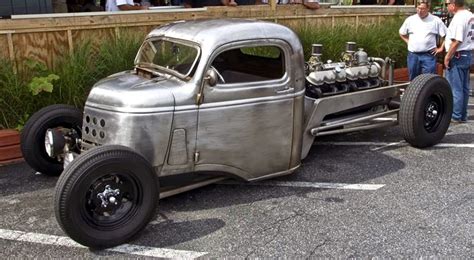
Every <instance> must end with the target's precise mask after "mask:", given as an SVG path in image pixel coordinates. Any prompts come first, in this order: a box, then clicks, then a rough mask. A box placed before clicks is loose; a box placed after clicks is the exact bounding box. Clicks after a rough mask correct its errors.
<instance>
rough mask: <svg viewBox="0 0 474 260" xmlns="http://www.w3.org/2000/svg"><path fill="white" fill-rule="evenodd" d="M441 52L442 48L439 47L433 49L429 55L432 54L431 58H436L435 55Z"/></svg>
mask: <svg viewBox="0 0 474 260" xmlns="http://www.w3.org/2000/svg"><path fill="white" fill-rule="evenodd" d="M443 51H444V47H443V46H441V47H439V48H434V49H433V50H432V51H431V54H433V56H436V55H438V54H440V53H443Z"/></svg>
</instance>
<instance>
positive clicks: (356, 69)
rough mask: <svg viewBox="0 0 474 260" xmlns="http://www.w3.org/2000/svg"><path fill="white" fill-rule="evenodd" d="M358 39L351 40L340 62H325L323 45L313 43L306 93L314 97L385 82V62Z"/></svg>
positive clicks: (375, 85) (379, 84)
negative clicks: (322, 57)
mask: <svg viewBox="0 0 474 260" xmlns="http://www.w3.org/2000/svg"><path fill="white" fill-rule="evenodd" d="M355 49H356V43H355V42H347V43H346V50H345V52H343V53H342V55H341V61H340V62H332V61H331V60H328V61H327V62H326V63H323V62H322V61H321V54H322V45H321V44H313V45H312V54H311V58H310V59H309V60H308V61H307V62H306V64H305V73H306V95H307V96H309V97H312V98H321V97H326V96H332V95H338V94H343V93H347V92H351V91H360V90H365V89H371V88H376V87H380V86H382V85H384V77H383V76H384V74H385V63H386V62H385V61H384V60H383V59H381V58H373V57H370V58H369V57H368V55H367V53H366V52H365V51H364V50H363V49H362V48H360V49H358V50H357V51H355Z"/></svg>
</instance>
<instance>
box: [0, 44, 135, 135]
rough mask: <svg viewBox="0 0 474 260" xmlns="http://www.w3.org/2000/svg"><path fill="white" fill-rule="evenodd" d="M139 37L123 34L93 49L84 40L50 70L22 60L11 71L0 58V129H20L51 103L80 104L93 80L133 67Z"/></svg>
mask: <svg viewBox="0 0 474 260" xmlns="http://www.w3.org/2000/svg"><path fill="white" fill-rule="evenodd" d="M142 40H143V37H142V36H137V35H124V36H122V37H121V38H120V40H112V41H105V42H103V43H101V45H100V47H99V48H96V49H94V46H93V44H92V43H91V42H90V41H88V42H85V43H83V44H82V45H78V46H75V48H74V52H73V53H71V54H68V55H65V56H63V58H61V59H60V60H58V61H56V66H55V67H54V68H52V69H49V68H47V67H46V65H45V64H43V63H41V62H38V61H34V60H26V61H23V62H21V63H18V64H17V65H18V67H19V68H25V69H22V70H20V71H18V72H15V70H14V66H13V64H12V62H11V61H9V60H5V59H0V129H2V128H17V129H21V128H22V126H23V125H24V123H25V122H26V120H27V119H28V118H29V116H31V115H32V114H33V113H34V112H35V111H37V110H39V109H40V108H42V107H45V106H48V105H51V104H59V103H61V104H70V105H74V106H76V107H82V106H83V105H84V102H85V100H86V98H87V95H88V93H89V90H90V89H91V87H92V86H93V84H94V83H95V82H97V81H98V80H99V79H101V78H104V77H106V76H108V75H110V74H113V73H116V72H119V71H123V70H128V69H131V68H133V61H134V58H135V55H136V53H137V50H138V48H139V47H140V44H141V42H142Z"/></svg>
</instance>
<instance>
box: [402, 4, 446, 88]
mask: <svg viewBox="0 0 474 260" xmlns="http://www.w3.org/2000/svg"><path fill="white" fill-rule="evenodd" d="M429 10H430V4H429V3H428V2H426V0H421V1H420V2H418V6H417V7H416V14H414V15H411V16H409V17H408V18H407V19H405V22H403V24H402V26H401V27H400V30H399V33H400V37H401V38H402V40H403V41H405V42H406V43H407V45H408V56H407V65H408V74H409V76H410V80H413V79H414V78H415V77H416V76H418V75H420V74H422V73H436V55H437V54H438V53H440V52H443V48H444V47H443V44H440V46H439V47H438V45H437V43H438V37H441V38H443V37H444V36H445V35H446V26H445V25H444V23H443V22H442V21H441V19H440V18H439V17H437V16H434V15H432V14H430V13H429Z"/></svg>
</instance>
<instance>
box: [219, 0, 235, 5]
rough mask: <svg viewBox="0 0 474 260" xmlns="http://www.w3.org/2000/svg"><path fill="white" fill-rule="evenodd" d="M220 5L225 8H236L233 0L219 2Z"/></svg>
mask: <svg viewBox="0 0 474 260" xmlns="http://www.w3.org/2000/svg"><path fill="white" fill-rule="evenodd" d="M221 3H222V5H225V6H237V3H236V2H235V0H221Z"/></svg>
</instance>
